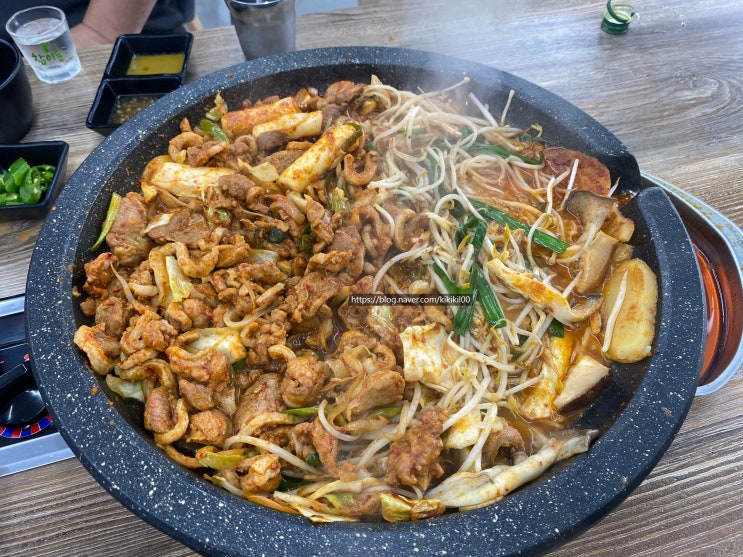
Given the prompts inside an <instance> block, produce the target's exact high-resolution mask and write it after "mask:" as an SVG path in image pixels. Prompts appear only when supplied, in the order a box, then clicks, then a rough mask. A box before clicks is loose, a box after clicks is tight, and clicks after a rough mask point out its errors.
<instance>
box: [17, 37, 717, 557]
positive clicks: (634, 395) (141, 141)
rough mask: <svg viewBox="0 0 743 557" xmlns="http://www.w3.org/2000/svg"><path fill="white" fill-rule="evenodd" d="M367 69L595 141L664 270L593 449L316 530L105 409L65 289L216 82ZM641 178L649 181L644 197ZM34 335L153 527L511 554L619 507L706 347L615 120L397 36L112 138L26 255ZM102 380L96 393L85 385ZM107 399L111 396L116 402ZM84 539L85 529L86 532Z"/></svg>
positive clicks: (319, 81)
mask: <svg viewBox="0 0 743 557" xmlns="http://www.w3.org/2000/svg"><path fill="white" fill-rule="evenodd" d="M371 74H376V75H378V76H379V77H380V78H381V79H382V80H383V81H384V82H387V83H389V84H392V85H395V86H398V87H403V88H419V87H420V88H422V89H424V90H431V89H433V88H438V87H441V86H446V85H450V84H453V83H455V82H456V81H459V80H460V79H462V78H463V77H464V76H468V77H469V78H470V79H471V88H472V90H473V91H474V92H475V93H476V94H477V96H478V97H479V98H480V99H481V100H482V101H483V102H485V103H487V104H488V105H489V106H490V107H491V108H492V109H493V110H494V111H496V112H498V111H500V110H501V109H502V107H503V106H504V103H505V99H506V97H507V95H508V92H509V91H510V90H511V89H513V90H514V91H515V92H516V95H515V98H514V101H513V104H512V106H511V108H510V110H509V119H510V122H511V123H512V124H515V125H519V126H528V125H530V124H532V123H539V124H541V125H542V126H543V127H544V130H545V137H546V138H547V139H548V140H549V141H551V142H554V143H556V144H559V145H563V146H566V147H572V148H575V149H579V150H581V151H584V152H587V153H590V154H592V155H594V156H596V157H598V158H599V159H601V160H602V161H603V162H604V163H605V164H607V165H608V167H609V168H610V170H611V173H612V179H613V180H616V179H617V178H621V180H620V184H621V188H623V189H624V190H625V191H631V192H632V193H633V194H635V193H636V194H637V195H636V196H635V197H634V199H633V201H632V203H631V204H630V206H629V207H628V211H629V213H630V216H631V217H632V218H633V219H634V220H635V222H636V223H637V231H636V235H635V238H634V239H633V243H634V244H635V245H637V246H638V249H637V252H638V253H639V255H640V256H641V257H643V258H644V259H645V260H646V261H648V263H649V264H650V265H651V266H652V267H653V268H654V270H655V272H656V273H657V275H658V277H659V280H660V301H659V307H658V320H657V335H656V341H655V347H654V348H655V350H654V353H653V356H652V358H650V359H648V360H647V361H644V362H641V363H640V364H637V365H621V366H616V367H615V369H614V373H615V382H614V384H613V385H612V387H611V388H609V389H608V390H607V391H605V392H604V394H603V395H602V396H601V398H600V399H599V400H598V401H597V402H596V403H595V404H593V405H592V406H591V407H590V408H589V410H588V411H587V413H586V414H585V415H584V416H583V418H582V419H581V424H580V425H582V426H586V427H594V428H597V429H599V430H600V431H601V433H602V435H601V437H600V438H599V439H598V440H597V441H596V442H595V443H594V445H593V447H592V448H591V449H590V451H589V452H588V453H586V454H583V455H581V456H579V457H577V458H574V459H572V460H571V461H569V462H567V463H564V464H562V465H560V466H557V467H555V468H554V469H553V470H551V471H550V473H549V474H547V475H546V476H544V477H543V478H541V479H540V480H539V481H537V482H534V483H533V484H531V485H529V486H527V487H525V488H523V489H521V490H520V491H517V492H516V493H514V494H512V495H511V496H509V497H507V498H506V499H504V500H503V501H502V502H499V503H497V504H495V505H491V506H489V507H486V508H483V509H480V510H475V511H470V512H466V513H454V514H451V515H447V516H442V517H439V518H436V519H432V520H426V521H421V522H417V523H403V524H394V525H392V524H340V525H337V524H324V525H317V524H311V523H309V522H308V521H307V520H306V519H304V518H300V517H297V516H291V515H286V514H281V513H278V512H275V511H271V510H267V509H265V508H262V507H259V506H256V505H254V504H251V503H249V502H247V501H244V500H241V499H239V498H236V497H234V496H232V495H230V494H228V493H227V492H225V491H223V490H221V489H219V488H217V487H215V486H213V485H211V484H209V483H208V482H206V481H205V480H203V479H201V478H200V477H198V476H197V475H196V474H192V473H191V472H189V471H187V470H185V469H183V468H180V467H179V466H177V465H176V464H174V463H173V462H171V461H170V460H169V459H168V458H166V457H165V456H164V455H163V453H162V452H161V451H160V450H159V449H158V448H157V447H156V446H155V444H154V442H153V441H152V438H151V435H150V434H149V433H148V432H146V431H145V430H144V428H143V425H142V408H141V406H138V405H137V404H136V403H131V402H128V401H117V402H116V403H115V404H113V405H110V404H109V401H108V398H107V396H106V394H110V391H107V389H106V387H105V383H103V382H102V381H101V380H100V378H98V377H95V376H94V375H93V373H91V371H90V370H89V369H88V368H87V367H86V362H85V358H84V356H83V354H82V353H80V352H79V351H78V350H77V349H76V348H75V347H74V345H73V343H72V336H73V333H74V331H75V329H76V328H77V327H78V326H80V325H81V324H82V323H84V322H85V321H86V320H85V318H84V317H83V316H82V314H81V313H80V311H79V309H78V307H77V305H78V301H79V300H78V299H76V298H74V297H73V288H74V287H76V286H77V287H78V288H79V287H80V286H81V285H82V282H83V276H84V274H83V263H84V262H85V261H87V260H88V259H90V258H91V257H92V254H91V252H90V251H89V247H90V246H91V245H92V244H93V242H94V239H95V237H96V236H97V234H98V232H99V230H100V226H101V222H102V220H103V216H104V214H105V212H106V207H107V205H108V201H109V198H110V196H111V193H112V192H114V191H116V192H118V193H120V194H124V193H125V192H127V191H131V190H133V189H136V188H137V186H138V178H139V176H140V173H141V172H142V169H143V167H144V165H145V163H146V162H147V161H148V160H149V159H150V158H151V157H153V156H154V155H157V154H161V153H164V152H165V151H166V148H167V142H168V138H170V137H172V136H174V135H175V134H177V133H178V122H179V121H180V120H181V118H183V117H184V116H187V117H189V118H190V119H191V121H198V120H199V119H200V118H201V117H202V116H203V114H204V113H205V111H206V110H207V109H208V108H209V107H210V106H211V105H212V102H213V97H214V95H215V94H216V93H217V92H218V91H222V94H223V95H224V97H225V98H226V100H227V102H228V104H229V105H230V106H233V107H234V106H239V103H240V101H241V100H242V99H243V98H245V97H247V98H251V99H254V100H255V99H258V98H261V97H264V96H268V95H270V94H291V93H293V92H295V91H296V90H298V89H300V88H301V87H305V86H314V87H317V88H318V89H320V90H321V91H322V90H323V88H324V86H325V85H327V84H328V83H330V82H333V81H336V80H339V79H351V80H366V81H368V79H369V77H370V75H371ZM641 190H642V191H641ZM27 313H28V329H29V335H30V345H31V352H32V359H33V362H34V371H35V374H36V379H37V381H38V383H39V385H40V388H41V391H42V394H43V396H44V398H45V399H46V401H47V402H48V404H49V406H50V409H51V412H52V414H53V416H54V419H55V421H56V423H57V424H58V427H59V429H60V431H61V433H62V436H63V437H64V438H65V440H66V441H67V442H68V443H69V445H70V447H71V448H72V450H73V451H74V452H75V454H76V455H77V456H78V457H79V458H80V460H81V461H82V463H83V465H84V466H85V467H86V468H87V469H88V470H89V471H90V473H91V474H93V476H95V478H96V479H97V480H98V481H100V483H101V484H102V485H103V486H104V487H105V488H106V489H107V490H109V491H110V492H111V493H112V494H113V496H114V497H116V498H117V499H118V500H119V501H121V502H122V503H123V504H124V505H125V506H127V507H128V508H129V509H131V510H132V511H133V512H134V513H136V514H137V515H139V516H140V517H142V518H143V519H144V520H146V521H147V522H149V523H151V524H153V525H154V526H156V527H158V528H160V529H161V530H163V531H164V532H166V533H168V534H170V535H171V536H173V537H174V538H176V539H178V540H180V541H182V542H183V543H185V544H187V545H188V546H190V547H192V548H194V549H195V550H197V551H200V552H202V553H206V554H212V555H228V554H229V555H260V554H265V555H279V554H291V555H294V556H300V555H318V554H338V555H369V554H378V555H382V554H395V555H410V554H413V553H414V552H417V553H419V554H420V555H435V554H444V553H446V554H447V555H473V554H483V555H496V554H497V555H508V554H515V553H529V554H534V553H539V552H542V551H546V550H548V549H550V548H553V547H555V546H557V545H558V544H560V543H562V542H564V541H565V540H567V539H568V538H570V537H572V536H574V535H576V534H577V533H579V532H581V531H583V530H585V529H586V528H588V527H589V526H590V525H592V524H593V523H594V522H596V521H597V520H598V519H599V518H601V517H602V516H603V515H605V514H606V513H607V512H609V511H610V510H611V509H612V508H613V507H615V506H616V505H617V504H619V503H620V502H621V501H622V500H623V499H624V498H625V497H626V496H627V495H628V494H629V493H630V492H631V491H632V490H633V489H634V488H635V487H636V486H637V485H638V484H639V483H640V482H641V481H642V480H643V478H645V476H646V475H647V474H648V473H649V472H650V470H651V469H652V467H653V466H654V465H655V463H656V462H657V461H658V459H660V457H661V455H662V454H663V452H664V451H665V450H666V448H667V447H668V445H669V444H670V443H671V440H672V439H673V437H674V435H675V433H676V432H677V431H678V428H679V427H680V425H681V422H682V421H683V419H684V417H685V415H686V412H687V410H688V408H689V405H690V403H691V400H692V398H693V397H694V391H695V388H696V383H697V378H698V373H699V369H700V366H701V358H702V352H703V346H704V342H703V340H704V327H705V324H704V300H703V294H702V285H701V280H700V277H699V273H698V268H697V266H696V262H695V259H694V255H693V252H692V248H691V245H690V242H689V240H688V236H687V234H686V232H685V230H684V227H683V226H682V223H681V220H680V219H679V218H678V215H677V213H676V211H675V210H674V208H673V205H672V204H671V203H670V201H669V200H668V198H667V196H666V195H665V193H664V192H663V191H662V190H661V188H657V187H651V188H647V189H644V190H643V186H642V181H641V177H640V173H639V169H638V167H637V163H636V161H635V159H634V158H633V157H632V156H631V154H630V153H628V152H627V150H626V148H625V147H624V146H623V145H622V143H620V142H619V141H618V140H617V139H616V138H615V137H614V136H613V135H611V134H610V133H609V132H608V131H607V130H606V129H604V128H603V127H602V126H601V125H599V124H598V123H597V122H596V121H594V120H593V119H591V118H590V117H589V116H587V115H586V114H585V113H583V112H581V111H580V110H578V109H577V108H575V107H574V106H572V105H570V104H569V103H567V102H565V101H564V100H562V99H560V98H558V97H556V96H555V95H553V94H551V93H549V92H547V91H545V90H543V89H541V88H539V87H537V86H535V85H533V84H531V83H528V82H525V81H523V80H521V79H519V78H517V77H514V76H512V75H509V74H506V73H503V72H500V71H497V70H495V69H493V68H490V67H486V66H483V65H479V64H474V63H470V62H466V61H462V60H458V59H453V58H449V57H445V56H439V55H432V54H427V53H422V52H415V51H408V50H400V49H389V48H356V47H350V48H333V49H321V50H313V51H304V52H297V53H293V54H286V55H280V56H276V57H271V58H266V59H262V60H256V61H253V62H249V63H246V64H242V65H238V66H234V67H231V68H227V69H225V70H220V71H218V72H215V73H214V74H212V75H210V76H208V77H206V78H203V79H201V80H198V81H196V82H194V83H191V84H189V85H187V86H185V87H183V88H181V89H180V90H178V91H176V92H174V93H172V94H170V95H168V96H166V97H165V98H163V99H162V100H160V101H158V102H157V103H155V104H154V105H153V106H151V107H150V108H148V109H146V110H145V111H143V112H141V113H140V114H139V115H137V116H136V117H134V118H133V119H132V120H130V121H129V122H128V123H127V124H126V125H124V126H122V127H121V128H120V129H119V130H118V131H116V132H115V133H114V134H112V135H111V136H110V137H109V138H107V139H106V140H105V141H103V143H102V144H101V145H100V146H99V147H98V148H97V149H96V150H95V151H94V152H93V153H92V154H91V155H90V156H89V157H88V158H87V159H86V160H85V162H84V163H83V164H82V165H81V166H80V168H79V169H78V170H77V171H76V172H75V173H74V175H73V176H72V177H71V179H70V180H69V183H68V184H67V186H66V187H65V189H64V191H63V192H62V194H61V195H60V197H59V198H58V200H57V210H56V211H54V212H53V213H51V214H50V216H49V217H48V219H47V221H46V222H45V224H44V227H43V230H42V232H41V235H40V237H39V240H38V243H37V246H36V250H35V252H34V255H33V259H32V262H31V269H30V273H29V281H28V291H27ZM94 387H98V389H100V392H101V394H98V395H93V394H91V392H92V391H95V389H94ZM113 398H114V397H112V399H113ZM91 535H92V534H91Z"/></svg>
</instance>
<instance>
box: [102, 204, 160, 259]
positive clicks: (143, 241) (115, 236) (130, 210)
mask: <svg viewBox="0 0 743 557" xmlns="http://www.w3.org/2000/svg"><path fill="white" fill-rule="evenodd" d="M146 227H147V210H146V209H145V207H144V205H143V204H142V201H141V200H140V198H139V196H138V195H137V194H136V193H131V192H130V193H127V194H126V196H124V197H123V198H122V199H121V205H120V207H119V210H118V212H117V213H116V218H115V219H114V222H113V224H112V225H111V230H110V231H109V233H108V234H107V235H106V243H107V244H108V246H109V247H110V248H111V252H112V253H113V254H114V255H115V256H116V257H117V258H118V260H119V263H120V264H121V265H124V266H127V267H133V266H134V265H137V264H138V263H139V262H140V261H142V260H143V259H146V258H147V253H148V252H149V250H150V246H151V244H150V241H149V239H148V238H147V236H146V235H145V233H144V231H145V228H146Z"/></svg>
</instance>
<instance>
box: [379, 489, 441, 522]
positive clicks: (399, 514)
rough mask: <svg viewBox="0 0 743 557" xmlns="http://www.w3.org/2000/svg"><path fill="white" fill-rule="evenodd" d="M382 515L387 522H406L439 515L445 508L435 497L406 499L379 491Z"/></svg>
mask: <svg viewBox="0 0 743 557" xmlns="http://www.w3.org/2000/svg"><path fill="white" fill-rule="evenodd" d="M379 499H380V502H381V511H382V517H383V518H384V519H385V520H386V521H387V522H407V521H408V520H421V519H423V518H431V517H434V516H440V515H441V514H443V513H444V511H445V510H446V507H444V505H442V504H441V501H436V500H435V499H420V500H415V499H408V498H407V497H403V496H402V495H398V494H396V493H381V494H380V496H379Z"/></svg>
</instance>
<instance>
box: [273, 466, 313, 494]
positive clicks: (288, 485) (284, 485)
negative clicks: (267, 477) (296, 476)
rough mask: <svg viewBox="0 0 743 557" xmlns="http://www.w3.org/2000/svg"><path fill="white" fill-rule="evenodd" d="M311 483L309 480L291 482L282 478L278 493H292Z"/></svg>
mask: <svg viewBox="0 0 743 557" xmlns="http://www.w3.org/2000/svg"><path fill="white" fill-rule="evenodd" d="M308 460H309V459H308ZM309 483H310V482H309V480H297V481H289V480H287V479H285V478H283V477H282V478H281V481H280V482H279V487H278V491H292V490H295V489H299V488H300V487H303V486H305V485H307V484H309Z"/></svg>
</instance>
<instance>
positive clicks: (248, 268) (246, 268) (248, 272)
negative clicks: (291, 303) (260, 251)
mask: <svg viewBox="0 0 743 557" xmlns="http://www.w3.org/2000/svg"><path fill="white" fill-rule="evenodd" d="M238 272H239V273H240V277H241V278H243V279H247V280H254V281H257V282H260V283H262V284H265V285H273V284H278V283H279V282H281V281H283V280H286V278H287V277H286V274H285V273H284V271H282V270H281V269H279V268H278V267H277V266H276V264H275V263H273V262H271V261H267V262H265V263H241V264H240V266H239V267H238Z"/></svg>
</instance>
